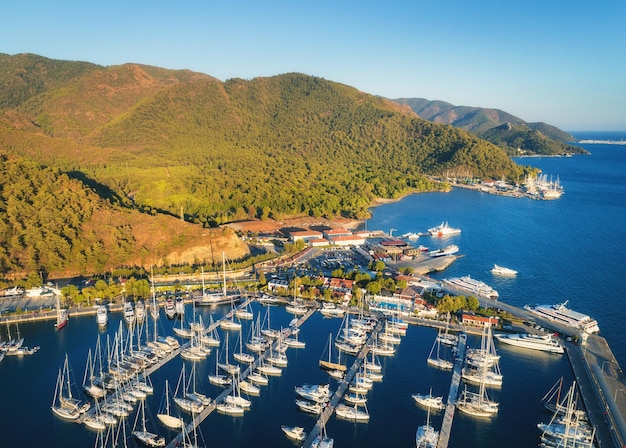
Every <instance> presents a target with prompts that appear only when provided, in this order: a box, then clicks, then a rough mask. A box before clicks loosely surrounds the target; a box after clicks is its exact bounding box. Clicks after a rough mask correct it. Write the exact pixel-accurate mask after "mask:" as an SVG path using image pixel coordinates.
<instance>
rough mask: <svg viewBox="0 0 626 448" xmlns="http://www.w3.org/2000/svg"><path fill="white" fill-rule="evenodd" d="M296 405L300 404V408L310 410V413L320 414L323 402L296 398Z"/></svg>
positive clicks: (305, 410)
mask: <svg viewBox="0 0 626 448" xmlns="http://www.w3.org/2000/svg"><path fill="white" fill-rule="evenodd" d="M296 406H298V409H300V410H301V411H304V412H308V413H310V414H317V415H319V414H321V413H322V404H321V403H314V402H312V401H307V400H299V399H296Z"/></svg>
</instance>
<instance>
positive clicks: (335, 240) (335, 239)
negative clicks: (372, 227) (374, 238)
mask: <svg viewBox="0 0 626 448" xmlns="http://www.w3.org/2000/svg"><path fill="white" fill-rule="evenodd" d="M328 239H329V241H330V242H331V243H332V244H334V245H335V246H344V247H346V246H363V245H364V244H365V238H363V237H361V236H356V235H338V236H331V237H329V238H328Z"/></svg>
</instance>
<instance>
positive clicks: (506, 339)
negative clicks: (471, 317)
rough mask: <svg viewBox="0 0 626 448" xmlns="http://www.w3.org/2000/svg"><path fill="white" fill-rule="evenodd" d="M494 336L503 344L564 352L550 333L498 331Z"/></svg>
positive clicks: (551, 351)
mask: <svg viewBox="0 0 626 448" xmlns="http://www.w3.org/2000/svg"><path fill="white" fill-rule="evenodd" d="M494 337H495V338H496V339H497V340H498V341H499V342H502V343H503V344H509V345H514V346H515V347H523V348H529V349H532V350H540V351H544V352H550V353H564V352H565V350H564V349H563V346H562V345H561V344H560V343H559V341H557V340H556V339H555V338H554V337H553V336H552V334H545V335H537V334H528V333H522V334H519V333H498V334H494Z"/></svg>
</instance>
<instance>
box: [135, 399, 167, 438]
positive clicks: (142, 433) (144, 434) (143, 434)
mask: <svg viewBox="0 0 626 448" xmlns="http://www.w3.org/2000/svg"><path fill="white" fill-rule="evenodd" d="M145 403H146V402H145V400H141V429H140V430H137V429H136V430H134V431H133V436H134V437H135V438H136V439H137V440H138V441H139V442H141V443H142V444H144V445H145V446H149V447H158V446H165V437H162V436H159V435H158V434H155V433H153V432H150V431H148V430H146V411H145V406H146V404H145ZM137 418H139V413H137V417H136V418H135V426H137Z"/></svg>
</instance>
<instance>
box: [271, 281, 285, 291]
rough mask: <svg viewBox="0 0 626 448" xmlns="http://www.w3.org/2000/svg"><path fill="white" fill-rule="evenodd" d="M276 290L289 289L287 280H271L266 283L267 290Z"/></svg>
mask: <svg viewBox="0 0 626 448" xmlns="http://www.w3.org/2000/svg"><path fill="white" fill-rule="evenodd" d="M278 288H284V289H289V282H288V281H287V280H278V279H272V280H270V281H268V282H267V289H268V290H269V291H276V290H277V289H278Z"/></svg>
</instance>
